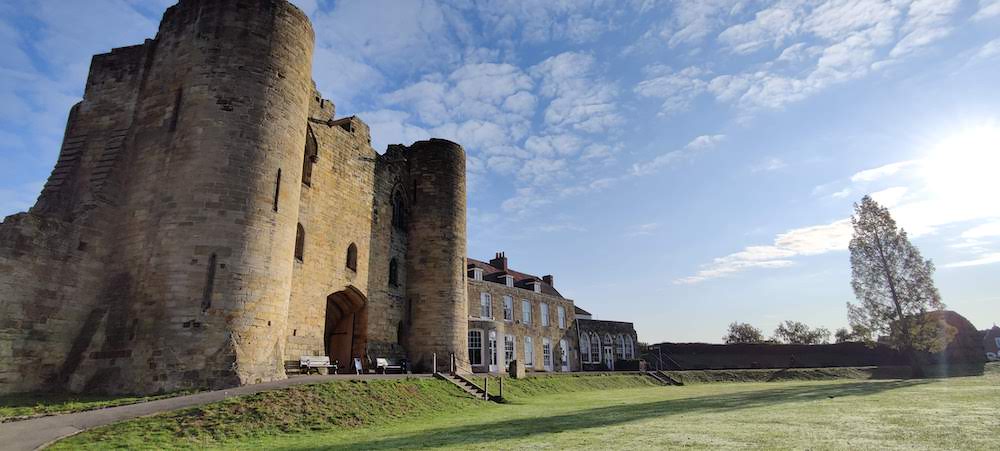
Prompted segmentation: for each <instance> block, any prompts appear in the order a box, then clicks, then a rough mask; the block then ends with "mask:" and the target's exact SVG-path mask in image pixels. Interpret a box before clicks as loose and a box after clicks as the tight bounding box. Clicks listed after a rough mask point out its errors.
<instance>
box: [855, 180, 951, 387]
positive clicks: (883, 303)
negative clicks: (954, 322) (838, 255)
mask: <svg viewBox="0 0 1000 451" xmlns="http://www.w3.org/2000/svg"><path fill="white" fill-rule="evenodd" d="M851 224H852V225H853V226H854V237H853V238H852V239H851V245H850V250H851V287H852V288H854V295H855V296H856V297H857V299H858V303H857V304H853V303H850V302H849V303H848V304H847V310H848V317H849V319H850V322H851V326H852V327H859V328H863V329H864V330H868V331H871V332H872V335H883V336H886V337H887V339H886V341H887V344H889V346H892V347H893V348H896V349H898V350H900V351H902V352H903V353H904V354H906V355H907V357H908V358H909V359H910V365H911V367H912V368H913V373H914V376H921V375H922V374H923V373H922V370H921V368H920V361H919V358H918V355H917V353H918V352H920V351H929V352H937V351H940V350H941V349H943V346H946V345H947V343H948V341H950V338H951V337H945V338H947V339H945V340H942V336H941V334H942V333H944V334H950V335H952V336H954V331H942V328H941V327H940V326H939V324H938V322H937V321H935V320H934V319H933V318H932V316H931V315H928V314H927V313H928V312H930V311H938V310H942V309H943V308H944V304H942V303H941V295H940V294H939V293H938V290H937V288H935V287H934V280H933V278H932V275H933V273H934V264H933V263H932V262H931V261H930V260H924V258H923V257H921V255H920V251H919V250H917V248H916V247H914V246H913V244H911V243H910V240H909V239H908V238H907V236H906V231H904V230H902V229H897V228H896V221H894V220H893V219H892V216H891V215H890V214H889V210H888V209H887V208H885V207H883V206H881V205H879V204H878V203H877V202H875V201H874V200H872V198H871V197H869V196H865V197H864V198H863V199H861V204H855V205H854V215H853V216H852V217H851ZM952 329H954V328H952ZM868 340H869V341H870V340H871V337H869V338H868ZM942 343H944V345H942Z"/></svg>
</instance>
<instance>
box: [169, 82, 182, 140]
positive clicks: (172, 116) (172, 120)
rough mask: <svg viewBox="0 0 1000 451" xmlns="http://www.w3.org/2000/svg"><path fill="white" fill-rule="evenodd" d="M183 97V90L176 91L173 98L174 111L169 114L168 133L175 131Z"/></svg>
mask: <svg viewBox="0 0 1000 451" xmlns="http://www.w3.org/2000/svg"><path fill="white" fill-rule="evenodd" d="M183 97H184V90H183V89H178V90H177V96H176V97H174V110H173V111H172V112H171V113H170V131H171V132H175V131H177V122H178V121H179V120H180V116H181V100H182V99H183Z"/></svg>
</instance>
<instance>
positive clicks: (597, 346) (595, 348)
mask: <svg viewBox="0 0 1000 451" xmlns="http://www.w3.org/2000/svg"><path fill="white" fill-rule="evenodd" d="M590 362H591V363H601V337H600V336H599V335H597V333H596V332H591V333H590Z"/></svg>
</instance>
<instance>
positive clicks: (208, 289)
mask: <svg viewBox="0 0 1000 451" xmlns="http://www.w3.org/2000/svg"><path fill="white" fill-rule="evenodd" d="M216 260H217V257H216V255H215V254H214V253H213V254H212V256H211V257H209V258H208V274H207V276H206V277H205V291H204V292H202V295H201V310H202V311H207V310H208V309H210V308H212V292H213V291H215V266H216Z"/></svg>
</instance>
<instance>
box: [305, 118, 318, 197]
mask: <svg viewBox="0 0 1000 451" xmlns="http://www.w3.org/2000/svg"><path fill="white" fill-rule="evenodd" d="M317 160H319V146H318V145H317V144H316V135H314V134H313V131H312V127H307V128H306V149H305V152H303V155H302V184H303V185H305V186H312V173H313V165H314V164H316V161H317Z"/></svg>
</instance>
